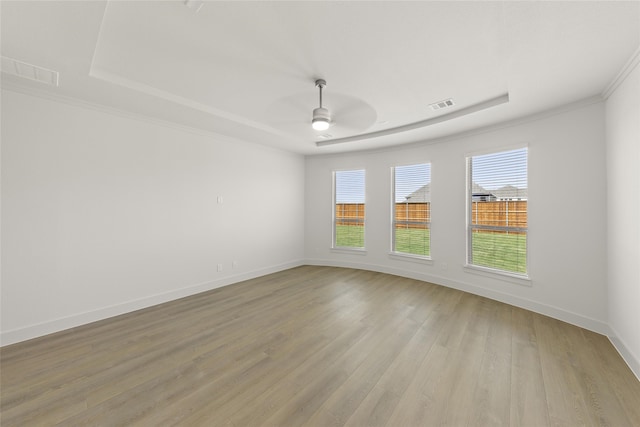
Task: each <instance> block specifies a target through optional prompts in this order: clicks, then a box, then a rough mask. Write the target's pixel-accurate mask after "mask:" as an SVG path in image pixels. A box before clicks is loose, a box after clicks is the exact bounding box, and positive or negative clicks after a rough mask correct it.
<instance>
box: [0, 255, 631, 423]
mask: <svg viewBox="0 0 640 427" xmlns="http://www.w3.org/2000/svg"><path fill="white" fill-rule="evenodd" d="M0 386H1V387H0V391H1V393H0V424H1V425H2V426H3V427H4V426H25V425H42V426H47V425H95V426H102V425H140V426H156V425H163V426H171V425H175V426H184V425H206V426H254V425H255V426H258V425H279V426H294V425H308V426H342V425H349V426H400V425H406V426H428V425H455V426H465V425H469V426H499V425H521V426H528V425H531V426H536V427H537V426H545V425H558V426H575V425H593V426H598V425H611V426H637V425H640V382H639V381H638V380H637V378H635V376H634V375H633V373H632V372H631V371H630V369H629V368H628V366H626V365H625V363H624V361H623V360H622V358H621V357H620V355H619V354H618V353H617V352H616V350H615V349H614V348H613V346H612V345H611V343H610V342H609V341H608V339H607V338H606V337H604V336H601V335H598V334H595V333H593V332H589V331H586V330H584V329H580V328H578V327H575V326H572V325H568V324H566V323H564V322H561V321H558V320H554V319H551V318H548V317H545V316H541V315H538V314H535V313H532V312H529V311H526V310H522V309H519V308H515V307H512V306H509V305H506V304H502V303H498V302H495V301H492V300H489V299H485V298H481V297H479V296H475V295H470V294H466V293H464V292H460V291H457V290H454V289H450V288H445V287H441V286H437V285H433V284H430V283H424V282H420V281H417V280H413V279H406V278H401V277H397V276H391V275H387V274H381V273H376V272H371V271H362V270H354V269H346V268H335V267H319V266H304V267H298V268H294V269H290V270H286V271H282V272H279V273H275V274H271V275H267V276H264V277H260V278H256V279H252V280H248V281H245V282H241V283H237V284H235V285H231V286H227V287H224V288H219V289H216V290H213V291H209V292H204V293H202V294H199V295H194V296H190V297H187V298H182V299H180V300H176V301H172V302H169V303H166V304H160V305H158V306H154V307H150V308H148V309H144V310H139V311H136V312H133V313H128V314H125V315H122V316H117V317H114V318H111V319H106V320H104V321H100V322H96V323H93V324H89V325H84V326H81V327H78V328H74V329H71V330H68V331H63V332H61V333H57V334H52V335H49V336H45V337H41V338H37V339H34V340H30V341H27V342H23V343H19V344H15V345H11V346H6V347H3V348H1V349H0Z"/></svg>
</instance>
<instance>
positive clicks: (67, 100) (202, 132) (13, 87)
mask: <svg viewBox="0 0 640 427" xmlns="http://www.w3.org/2000/svg"><path fill="white" fill-rule="evenodd" d="M0 83H1V86H0V87H1V89H2V90H7V91H9V92H14V93H19V94H22V95H27V96H33V97H35V98H40V99H45V100H48V101H52V102H59V103H61V104H65V105H70V106H72V107H76V108H84V109H86V110H90V111H97V112H100V113H104V114H110V115H112V116H116V117H121V118H125V119H128V120H133V121H138V122H142V123H149V124H153V125H157V126H163V127H166V128H169V129H174V130H179V131H183V132H188V133H191V134H193V135H198V136H204V137H209V138H215V139H216V140H218V141H221V142H227V143H231V144H238V143H244V144H252V145H257V146H260V147H263V148H266V149H271V150H275V151H279V152H285V153H289V154H294V155H298V156H304V154H301V153H298V152H295V151H291V150H286V149H284V148H278V147H274V146H273V145H269V144H261V143H258V142H254V141H251V140H246V139H238V138H234V137H232V136H228V135H225V134H222V133H217V132H215V131H211V130H207V129H203V128H198V127H192V126H187V125H183V124H179V123H176V122H172V121H169V120H164V119H159V118H156V117H152V116H150V115H146V114H141V113H133V112H130V111H127V110H123V109H120V108H116V107H109V106H106V105H103V104H98V103H94V102H89V101H85V100H82V99H80V98H75V97H71V96H65V95H61V94H59V93H56V92H52V91H49V90H45V89H43V88H35V87H32V86H25V85H21V84H18V83H15V82H8V81H6V79H2V81H1V82H0Z"/></svg>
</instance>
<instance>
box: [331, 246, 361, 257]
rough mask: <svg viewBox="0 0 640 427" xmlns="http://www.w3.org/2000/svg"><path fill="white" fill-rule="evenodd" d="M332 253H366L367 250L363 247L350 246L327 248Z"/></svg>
mask: <svg viewBox="0 0 640 427" xmlns="http://www.w3.org/2000/svg"><path fill="white" fill-rule="evenodd" d="M329 250H330V251H331V252H333V253H337V254H351V255H366V254H367V250H366V249H364V248H350V247H349V246H336V247H334V248H330V249H329Z"/></svg>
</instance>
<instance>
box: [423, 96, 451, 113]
mask: <svg viewBox="0 0 640 427" xmlns="http://www.w3.org/2000/svg"><path fill="white" fill-rule="evenodd" d="M454 105H455V104H454V103H453V99H451V98H449V99H445V100H444V101H438V102H436V103H434V104H430V105H429V107H431V109H432V110H433V111H437V110H442V109H443V108H449V107H453V106H454Z"/></svg>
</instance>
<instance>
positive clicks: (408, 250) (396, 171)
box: [391, 163, 431, 257]
mask: <svg viewBox="0 0 640 427" xmlns="http://www.w3.org/2000/svg"><path fill="white" fill-rule="evenodd" d="M393 181H394V183H393V189H394V192H393V199H394V203H393V229H392V233H391V235H392V240H393V242H392V248H393V251H394V252H396V253H400V254H411V255H417V256H422V257H429V256H430V255H431V247H430V243H431V164H430V163H422V164H415V165H408V166H396V167H395V168H393Z"/></svg>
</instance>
